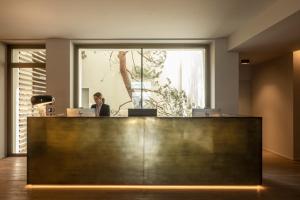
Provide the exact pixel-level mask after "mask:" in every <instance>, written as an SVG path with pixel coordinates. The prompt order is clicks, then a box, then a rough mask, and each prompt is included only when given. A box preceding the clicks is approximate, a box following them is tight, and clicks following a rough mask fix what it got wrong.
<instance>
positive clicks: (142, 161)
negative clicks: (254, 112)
mask: <svg viewBox="0 0 300 200" xmlns="http://www.w3.org/2000/svg"><path fill="white" fill-rule="evenodd" d="M261 146H262V122H261V118H258V117H203V118H157V117H128V118H88V117H82V118H80V117H72V118H71V117H69V118H68V117H29V118H28V154H27V183H28V184H39V185H41V184H72V185H82V184H87V185H260V184H261V181H262V147H261Z"/></svg>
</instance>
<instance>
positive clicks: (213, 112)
mask: <svg viewBox="0 0 300 200" xmlns="http://www.w3.org/2000/svg"><path fill="white" fill-rule="evenodd" d="M192 116H193V117H219V116H221V112H220V109H209V108H205V109H192Z"/></svg>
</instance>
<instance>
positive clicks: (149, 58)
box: [142, 49, 205, 117]
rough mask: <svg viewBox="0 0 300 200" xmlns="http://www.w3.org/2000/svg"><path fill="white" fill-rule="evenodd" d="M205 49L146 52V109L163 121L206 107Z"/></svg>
mask: <svg viewBox="0 0 300 200" xmlns="http://www.w3.org/2000/svg"><path fill="white" fill-rule="evenodd" d="M204 58H205V50H204V49H184V50H183V49H144V50H143V94H142V95H143V107H144V108H157V111H158V115H159V116H164V117H179V116H181V117H184V116H191V112H192V108H204V106H205V59H204Z"/></svg>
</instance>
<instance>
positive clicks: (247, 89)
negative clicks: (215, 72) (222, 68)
mask: <svg viewBox="0 0 300 200" xmlns="http://www.w3.org/2000/svg"><path fill="white" fill-rule="evenodd" d="M251 69H252V66H250V65H241V66H240V67H239V76H240V77H239V114H240V115H248V116H250V115H252V110H251V98H252V92H251V77H252V76H251V75H252V73H251V72H252V71H251Z"/></svg>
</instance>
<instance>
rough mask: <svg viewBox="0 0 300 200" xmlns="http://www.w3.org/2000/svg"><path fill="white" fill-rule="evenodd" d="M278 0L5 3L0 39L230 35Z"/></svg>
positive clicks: (1, 10) (32, 0) (1, 4)
mask: <svg viewBox="0 0 300 200" xmlns="http://www.w3.org/2000/svg"><path fill="white" fill-rule="evenodd" d="M274 2H276V0H250V1H249V0H0V40H8V39H46V38H70V39H110V38H111V39H122V38H123V39H152V38H153V39H165V38H168V39H175V38H183V39H187V38H196V39H212V38H219V37H227V36H229V35H230V34H231V33H233V32H234V31H236V30H237V29H238V28H239V27H240V26H242V25H243V24H244V23H246V22H247V21H248V20H249V19H250V18H252V17H254V16H255V15H257V14H258V13H260V12H262V11H263V10H264V9H266V8H267V7H269V6H270V5H272V4H273V3H274Z"/></svg>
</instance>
